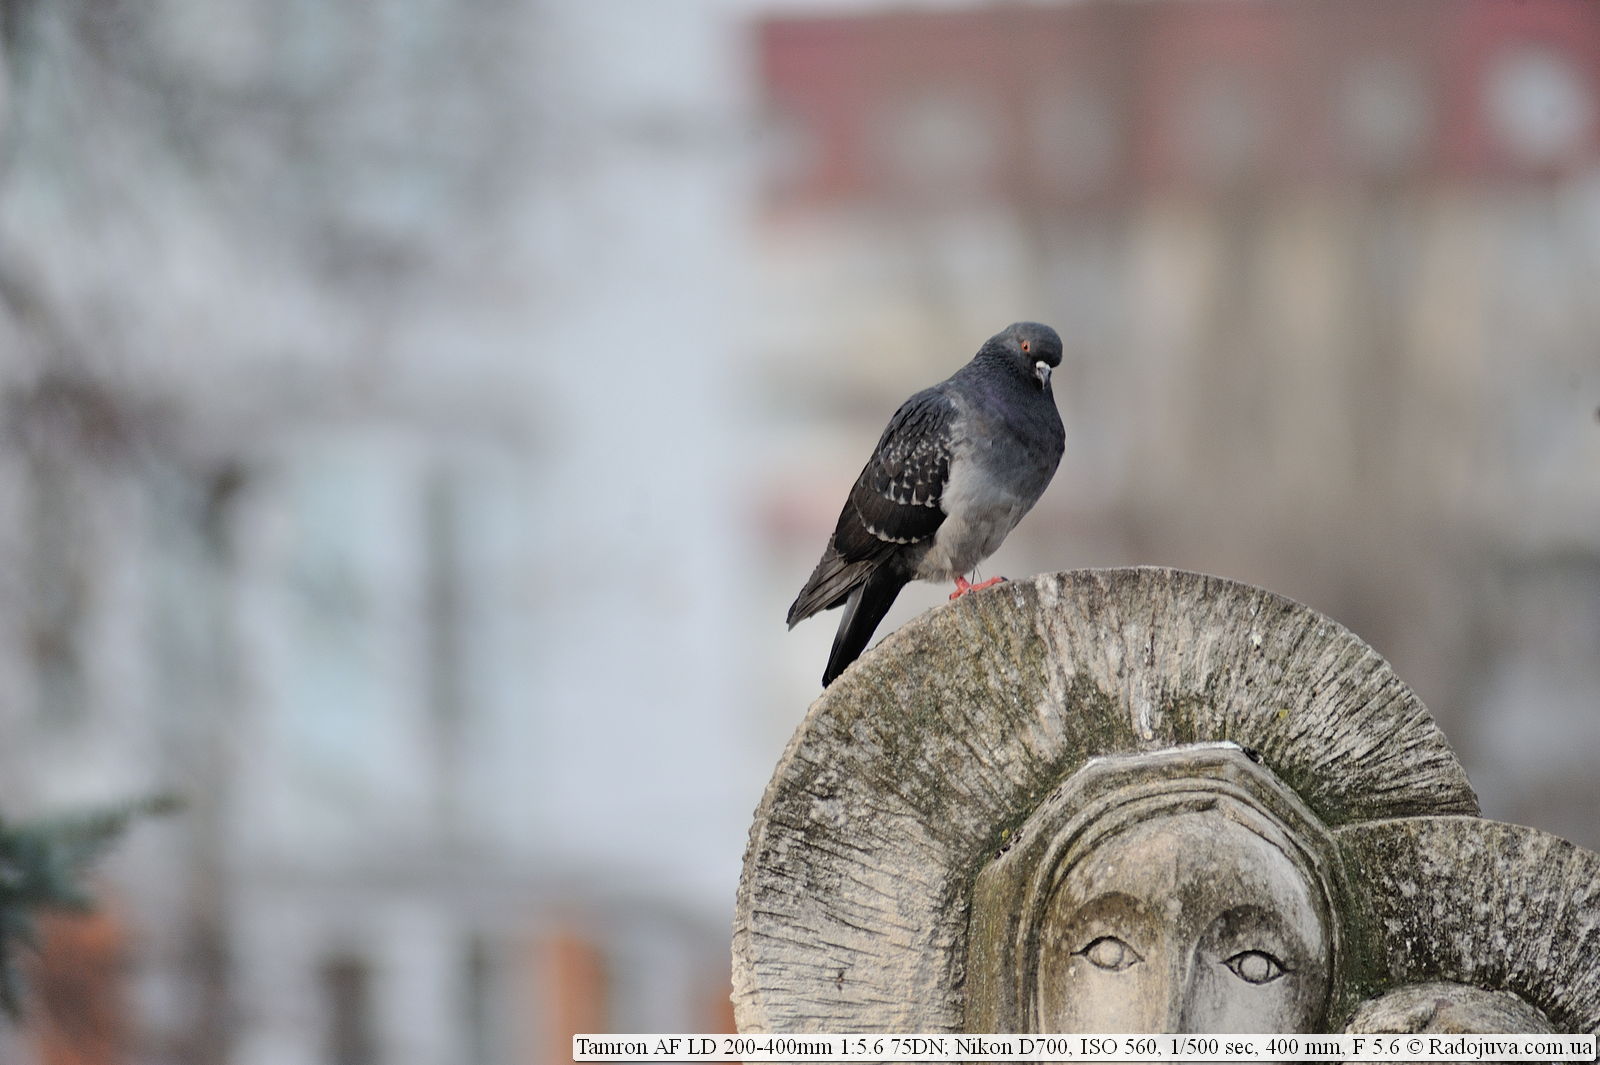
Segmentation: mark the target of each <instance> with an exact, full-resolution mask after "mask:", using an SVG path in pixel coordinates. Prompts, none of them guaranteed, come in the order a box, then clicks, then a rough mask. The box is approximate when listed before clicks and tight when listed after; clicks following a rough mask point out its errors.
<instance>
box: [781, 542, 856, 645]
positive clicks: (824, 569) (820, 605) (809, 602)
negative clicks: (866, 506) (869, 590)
mask: <svg viewBox="0 0 1600 1065" xmlns="http://www.w3.org/2000/svg"><path fill="white" fill-rule="evenodd" d="M876 565H878V561H877V560H876V559H860V560H857V561H855V562H851V561H848V560H846V559H845V558H844V557H843V556H842V555H840V554H839V552H838V551H836V550H834V548H833V545H832V544H829V545H828V550H827V551H825V552H823V555H822V560H821V561H819V562H818V563H817V568H816V569H815V570H813V571H812V572H811V579H810V580H808V581H806V586H805V587H804V588H802V589H800V594H799V595H797V596H796V597H795V600H794V603H793V604H792V605H791V606H790V607H789V617H788V622H789V627H790V628H791V629H792V628H794V627H795V626H796V625H798V624H800V622H802V621H804V620H805V619H806V618H809V617H811V616H812V615H813V614H820V613H821V612H822V611H824V610H832V609H833V608H834V607H836V606H838V605H839V604H840V603H843V602H844V601H845V600H846V599H847V598H849V596H850V593H851V592H852V591H854V590H855V589H856V588H858V587H860V586H861V584H862V582H864V581H865V580H866V579H867V577H868V576H869V575H870V574H871V572H872V569H873V567H874V566H876Z"/></svg>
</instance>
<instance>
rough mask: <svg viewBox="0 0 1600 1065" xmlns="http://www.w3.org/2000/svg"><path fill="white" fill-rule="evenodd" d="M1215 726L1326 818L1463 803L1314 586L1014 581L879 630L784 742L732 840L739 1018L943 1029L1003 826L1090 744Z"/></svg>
mask: <svg viewBox="0 0 1600 1065" xmlns="http://www.w3.org/2000/svg"><path fill="white" fill-rule="evenodd" d="M1218 740H1231V741H1233V742H1235V743H1237V744H1239V745H1240V746H1242V747H1245V748H1247V749H1249V750H1250V751H1253V752H1255V753H1256V754H1258V755H1259V756H1260V758H1261V761H1262V762H1263V763H1264V764H1265V765H1266V766H1267V767H1268V768H1270V769H1271V770H1272V771H1273V772H1274V773H1275V774H1276V775H1277V776H1278V777H1279V778H1280V779H1281V780H1282V781H1284V783H1286V784H1287V785H1289V787H1290V788H1292V789H1293V790H1294V791H1295V793H1296V794H1297V795H1298V796H1299V797H1300V798H1301V799H1302V800H1303V801H1304V802H1305V803H1306V805H1307V806H1308V807H1309V808H1310V810H1311V811H1312V812H1313V813H1314V814H1315V815H1316V816H1317V817H1318V818H1320V819H1321V820H1322V821H1323V822H1324V823H1325V824H1326V825H1327V826H1329V827H1330V828H1338V827H1341V826H1346V825H1352V824H1357V823H1361V822H1365V821H1371V820H1377V819H1383V818H1393V817H1405V816H1412V815H1419V814H1473V813H1476V812H1477V801H1476V799H1475V798H1474V796H1473V794H1472V790H1471V787H1470V786H1469V784H1468V783H1467V779H1466V775H1465V773H1464V772H1463V771H1462V769H1461V766H1460V764H1459V763H1458V762H1457V760H1456V758H1455V755H1454V754H1453V752H1452V751H1451V750H1450V748H1449V745H1448V744H1447V743H1446V742H1445V739H1444V737H1443V735H1442V734H1441V733H1440V731H1439V729H1438V728H1437V726H1436V725H1435V724H1434V722H1433V720H1432V718H1431V717H1430V716H1429V714H1428V712H1427V710H1426V709H1425V708H1424V707H1423V706H1422V704H1421V703H1420V702H1419V701H1418V699H1417V698H1416V696H1415V695H1413V694H1412V692H1411V691H1410V690H1409V689H1408V688H1407V687H1406V686H1405V685H1404V684H1403V683H1401V681H1400V680H1399V678H1397V677H1396V676H1395V674H1394V672H1393V670H1392V669H1391V668H1390V667H1389V665H1388V663H1387V662H1385V661H1384V660H1383V659H1382V658H1381V657H1380V656H1379V655H1378V654H1377V653H1376V652H1374V651H1373V650H1372V649H1371V648H1370V647H1368V646H1367V645H1366V644H1365V643H1363V642H1362V641H1361V640H1360V639H1359V638H1358V637H1356V636H1355V635H1354V634H1352V633H1351V632H1350V631H1349V630H1347V629H1345V628H1344V627H1343V626H1341V625H1339V624H1337V623H1335V622H1333V621H1331V620H1329V619H1328V618H1326V617H1324V616H1322V615H1321V614H1318V613H1316V612H1315V611H1312V610H1310V609H1308V608H1307V607H1305V606H1302V605H1300V604H1298V603H1295V602H1292V601H1290V600H1287V599H1284V598H1282V597H1280V596H1276V595H1273V594H1271V593H1269V592H1266V591H1263V590H1261V589H1259V588H1254V587H1251V586H1248V585H1243V584H1239V583H1236V582H1233V581H1227V580H1223V579H1220V578H1216V577H1207V576H1203V575H1200V574H1194V573H1185V572H1181V571H1176V570H1167V569H1126V570H1091V571H1075V572H1068V573H1060V574H1051V575H1044V576H1040V577H1037V578H1035V579H1033V580H1030V581H1016V582H1012V583H1010V584H1006V585H1002V586H1000V587H998V588H996V589H994V590H992V591H988V592H984V593H980V594H976V595H973V596H969V597H967V598H965V599H962V600H960V601H958V602H956V603H955V604H953V605H952V606H950V607H941V608H939V609H936V610H932V611H929V612H928V613H926V614H924V615H923V616H921V617H919V618H917V619H916V620H914V621H912V622H910V623H909V624H907V625H905V626H904V627H903V628H901V629H900V630H899V631H898V632H896V633H894V634H893V635H891V636H890V637H888V638H887V639H885V640H884V641H883V642H882V643H881V644H880V645H879V646H878V648H877V649H876V650H874V651H872V652H869V653H868V654H867V655H866V656H865V657H863V658H862V659H861V661H860V662H859V663H858V664H857V665H856V666H855V667H853V668H852V669H851V670H850V671H849V672H848V673H846V675H845V676H843V677H842V678H840V679H839V680H838V681H837V682H836V683H835V684H834V685H833V686H832V687H831V688H829V689H828V690H827V691H826V692H825V693H824V694H823V695H822V697H821V698H819V699H818V700H817V701H816V702H815V703H814V704H813V705H812V707H811V709H810V711H809V712H808V713H807V715H806V717H805V720H804V721H803V722H802V723H801V725H800V728H799V729H798V731H797V732H796V733H795V735H794V737H793V739H792V740H791V741H790V743H789V746H788V748H787V750H786V751H785V752H784V755H783V757H782V759H781V760H780V762H779V764H778V768H777V771H776V773H775V775H774V776H773V779H772V781H771V783H770V784H769V786H768V788H767V792H766V794H765V796H764V797H763V799H762V801H761V804H760V807H759V809H758V810H757V813H756V820H755V825H754V827H753V828H752V830H751V836H750V843H749V847H748V849H747V851H746V854H745V872H744V876H743V878H742V880H741V884H740V895H739V900H738V911H737V915H736V918H735V925H734V956H735V989H734V1001H735V1007H736V1012H737V1019H738V1022H739V1026H740V1028H741V1030H744V1031H784V1032H804V1031H813V1032H817V1031H835V1032H850V1031H871V1030H878V1031H883V1030H896V1031H903V1032H918V1031H923V1032H934V1031H952V1030H957V1029H958V1028H959V1027H960V1025H961V1021H962V1009H963V1002H962V991H961V988H962V985H963V982H964V972H963V971H962V967H963V966H964V958H965V951H964V949H963V947H964V944H963V940H964V937H965V935H966V912H967V902H968V900H969V894H970V891H971V889H972V883H973V880H974V877H975V876H976V873H977V871H978V869H979V868H981V867H982V865H983V864H984V862H986V861H987V860H988V859H990V858H992V857H993V856H994V854H995V852H996V851H997V850H998V849H999V848H1000V847H1001V846H1003V844H1004V841H1005V839H1006V836H1007V834H1008V833H1009V832H1010V831H1011V830H1013V829H1014V828H1015V827H1016V826H1017V825H1019V824H1020V823H1021V822H1022V821H1023V820H1024V819H1025V818H1026V817H1027V816H1028V814H1029V813H1030V812H1031V811H1032V810H1033V809H1034V808H1035V807H1036V806H1037V805H1038V803H1039V802H1040V801H1041V800H1042V799H1043V798H1044V796H1045V795H1047V794H1048V793H1049V792H1050V790H1051V789H1052V788H1054V787H1055V786H1056V785H1057V784H1058V783H1060V782H1061V781H1062V780H1063V779H1065V778H1066V777H1067V776H1068V775H1070V774H1071V773H1073V772H1075V771H1076V770H1077V769H1078V768H1079V767H1081V766H1082V765H1083V764H1084V762H1085V761H1087V760H1088V759H1089V758H1092V757H1095V756H1097V755H1106V754H1124V753H1134V752H1140V751H1153V750H1159V749H1164V748H1168V747H1173V746H1177V745H1183V744H1191V743H1204V742H1210V741H1218Z"/></svg>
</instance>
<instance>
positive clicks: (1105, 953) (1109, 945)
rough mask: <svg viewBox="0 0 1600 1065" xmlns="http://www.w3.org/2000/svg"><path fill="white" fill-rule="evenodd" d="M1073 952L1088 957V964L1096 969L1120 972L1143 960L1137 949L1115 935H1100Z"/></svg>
mask: <svg viewBox="0 0 1600 1065" xmlns="http://www.w3.org/2000/svg"><path fill="white" fill-rule="evenodd" d="M1074 953H1076V954H1078V955H1080V956H1082V957H1085V958H1088V959H1089V964H1090V965H1093V966H1094V967H1095V968H1097V969H1105V970H1108V971H1110V972H1114V973H1117V972H1121V971H1122V970H1124V969H1126V968H1127V967H1128V966H1130V965H1135V964H1137V963H1139V962H1141V961H1144V959H1143V958H1142V957H1140V956H1139V953H1138V951H1136V950H1134V949H1133V948H1132V947H1130V946H1128V944H1126V943H1124V942H1123V941H1122V940H1120V939H1118V938H1117V937H1116V936H1101V937H1100V938H1099V939H1096V940H1095V941H1094V942H1093V943H1090V944H1089V945H1088V946H1087V947H1084V948H1083V949H1082V950H1079V951H1075V952H1074Z"/></svg>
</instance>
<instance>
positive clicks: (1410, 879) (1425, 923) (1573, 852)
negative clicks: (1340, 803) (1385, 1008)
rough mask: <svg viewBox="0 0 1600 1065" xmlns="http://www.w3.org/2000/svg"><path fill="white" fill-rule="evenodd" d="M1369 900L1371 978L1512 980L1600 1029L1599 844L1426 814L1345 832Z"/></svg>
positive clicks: (1523, 993) (1492, 984)
mask: <svg viewBox="0 0 1600 1065" xmlns="http://www.w3.org/2000/svg"><path fill="white" fill-rule="evenodd" d="M1338 840H1339V849H1340V850H1341V851H1342V852H1343V854H1344V857H1345V862H1346V864H1347V867H1348V868H1350V869H1352V870H1357V871H1359V872H1358V875H1359V877H1360V885H1359V890H1356V891H1352V892H1351V896H1352V898H1355V899H1359V900H1362V901H1363V902H1364V903H1365V906H1364V909H1365V910H1366V917H1367V921H1366V924H1367V935H1368V937H1369V939H1370V944H1369V945H1368V949H1367V951H1366V954H1367V955H1368V957H1369V958H1371V959H1372V963H1373V964H1374V965H1375V966H1376V967H1377V968H1378V969H1379V971H1378V972H1377V973H1375V974H1370V978H1375V979H1376V980H1377V981H1378V982H1379V983H1380V984H1385V985H1404V984H1416V983H1425V982H1430V981H1440V980H1444V981H1451V982H1454V983H1459V984H1467V985H1471V986H1475V987H1485V988H1495V989H1499V990H1505V991H1511V992H1514V993H1515V994H1516V995H1518V996H1519V997H1520V998H1522V999H1523V1000H1524V1001H1526V1002H1528V1003H1530V1004H1532V1005H1534V1006H1536V1007H1538V1008H1539V1009H1540V1010H1541V1011H1542V1012H1543V1013H1544V1014H1545V1016H1547V1017H1548V1018H1549V1019H1550V1021H1551V1022H1552V1023H1553V1024H1554V1025H1555V1028H1556V1030H1557V1031H1561V1032H1600V963H1597V959H1600V921H1597V920H1596V914H1600V855H1596V854H1595V853H1594V852H1593V851H1588V850H1584V849H1583V848H1582V847H1578V846H1574V845H1573V844H1571V843H1569V842H1567V841H1566V840H1564V839H1561V838H1560V837H1558V836H1552V835H1550V834H1549V833H1548V832H1541V831H1539V830H1538V829H1534V828H1526V827H1524V826H1522V825H1510V824H1504V823H1502V822H1499V821H1485V820H1480V819H1479V818H1475V817H1421V818H1414V819H1409V820H1401V821H1385V822H1380V823H1376V824H1368V825H1354V826H1351V827H1350V828H1347V829H1344V830H1343V831H1341V832H1340V833H1339V834H1338Z"/></svg>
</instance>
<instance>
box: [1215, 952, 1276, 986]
mask: <svg viewBox="0 0 1600 1065" xmlns="http://www.w3.org/2000/svg"><path fill="white" fill-rule="evenodd" d="M1222 964H1224V965H1226V966H1227V967H1228V968H1230V969H1232V970H1233V975H1235V976H1237V977H1238V978H1239V979H1241V980H1243V981H1244V982H1245V983H1247V984H1270V983H1272V981H1274V980H1276V979H1277V978H1278V977H1280V976H1282V975H1283V974H1284V972H1285V970H1284V968H1283V963H1282V962H1281V961H1279V960H1278V959H1277V958H1274V957H1273V956H1272V955H1271V954H1268V953H1267V952H1266V951H1264V950H1241V951H1240V952H1239V953H1237V954H1235V955H1234V956H1233V957H1231V958H1229V959H1228V960H1227V961H1225V962H1223V963H1222Z"/></svg>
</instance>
